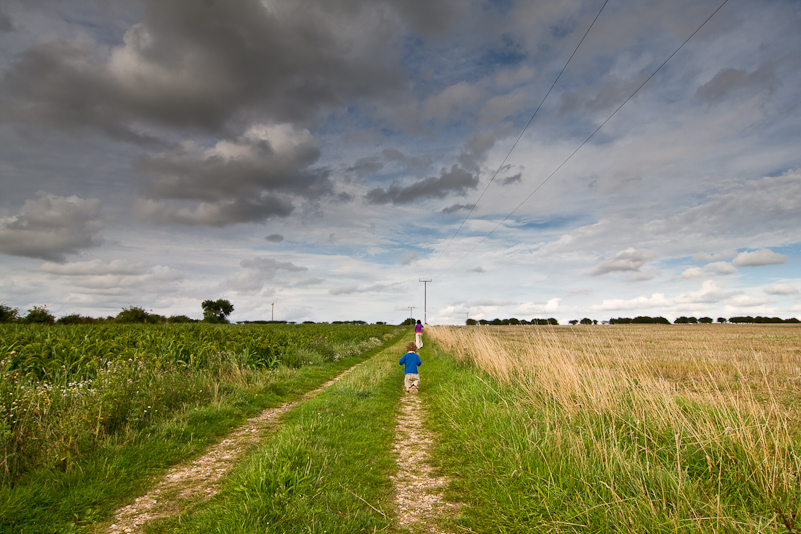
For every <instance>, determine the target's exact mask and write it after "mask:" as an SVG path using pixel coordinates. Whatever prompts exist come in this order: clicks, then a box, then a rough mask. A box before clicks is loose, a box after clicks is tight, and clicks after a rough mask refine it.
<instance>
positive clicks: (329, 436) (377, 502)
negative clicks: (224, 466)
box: [146, 343, 404, 534]
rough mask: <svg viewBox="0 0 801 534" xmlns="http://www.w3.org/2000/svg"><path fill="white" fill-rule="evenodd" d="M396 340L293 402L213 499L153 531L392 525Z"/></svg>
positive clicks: (398, 374) (398, 378)
mask: <svg viewBox="0 0 801 534" xmlns="http://www.w3.org/2000/svg"><path fill="white" fill-rule="evenodd" d="M403 352H404V348H403V344H402V343H395V344H393V345H392V346H389V347H388V348H386V349H384V350H383V351H381V352H380V353H379V354H378V355H376V356H375V357H373V358H372V359H371V360H370V361H367V362H365V363H364V364H362V365H360V366H359V367H358V368H356V369H355V370H354V371H353V372H352V373H350V374H349V375H347V376H346V377H344V378H343V379H341V380H340V381H338V382H337V383H335V384H334V385H332V386H331V387H329V388H328V389H326V390H325V391H324V392H322V393H321V394H320V395H318V396H317V397H315V398H313V399H310V400H308V401H305V402H303V403H302V404H300V405H298V406H297V407H295V408H293V409H292V410H291V411H289V412H288V413H287V414H286V415H285V416H284V418H283V422H282V424H281V425H280V427H279V428H278V429H277V431H276V432H275V433H274V434H272V435H270V436H268V437H265V440H264V441H263V444H262V445H261V446H260V447H259V448H258V450H256V451H255V452H254V453H253V454H251V455H250V456H249V458H248V459H247V460H245V461H244V462H242V463H241V464H240V466H239V467H238V468H236V469H235V470H234V471H233V472H232V473H231V475H230V477H229V478H228V480H227V482H226V485H225V487H224V488H223V490H222V491H221V492H220V493H219V494H217V496H215V497H214V498H213V499H212V500H211V501H210V502H208V503H205V504H203V505H199V506H197V507H196V508H195V509H190V510H188V511H187V512H185V513H183V514H181V515H180V516H177V517H173V518H168V519H163V520H160V521H156V522H154V523H153V524H151V525H148V526H147V527H146V532H147V533H148V534H156V533H168V532H169V533H186V534H188V533H203V534H207V533H220V534H222V533H255V532H258V533H283V532H292V533H295V532H310V533H311V532H315V533H333V532H342V533H353V532H374V531H379V530H383V531H393V530H392V528H393V527H392V519H393V516H394V511H393V499H392V498H393V486H392V483H391V481H390V478H389V477H390V475H391V474H393V473H394V472H395V470H396V467H395V461H394V456H393V454H392V441H393V435H394V428H395V421H396V411H397V405H398V400H399V397H400V395H401V393H402V391H401V389H402V388H401V384H402V376H403V374H402V373H403V371H402V369H400V368H399V366H398V359H399V358H400V356H401V355H402V354H403Z"/></svg>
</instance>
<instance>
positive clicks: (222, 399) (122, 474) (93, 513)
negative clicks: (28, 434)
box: [0, 335, 408, 534]
mask: <svg viewBox="0 0 801 534" xmlns="http://www.w3.org/2000/svg"><path fill="white" fill-rule="evenodd" d="M407 337H408V335H407ZM397 339H398V338H397V337H396V338H394V339H392V340H390V341H388V342H387V343H385V344H384V345H383V346H382V347H386V346H390V345H393V344H394V343H395V342H396V341H397ZM382 347H379V348H377V349H373V350H370V351H368V352H366V353H364V354H361V355H359V356H353V357H349V358H344V359H341V360H339V361H336V362H332V363H326V364H323V365H319V366H303V367H300V368H298V369H281V370H279V371H277V372H274V373H273V374H272V375H271V376H270V378H269V379H268V380H266V381H255V382H252V383H250V382H249V383H247V384H243V387H242V388H241V389H239V390H237V391H232V392H230V393H229V394H222V392H221V394H220V396H219V398H218V399H217V402H215V403H213V404H211V405H208V406H205V407H203V408H193V409H190V410H188V411H186V412H183V413H178V414H174V416H172V417H169V418H165V419H164V420H163V421H160V422H158V423H157V424H155V425H153V426H151V427H150V428H148V429H147V430H146V431H144V432H133V433H130V434H128V435H125V436H122V437H118V438H113V439H112V438H110V439H109V440H108V441H107V442H106V443H105V444H104V445H103V446H101V447H100V448H99V449H98V450H97V452H96V453H95V454H93V455H92V456H91V457H88V458H84V459H83V460H82V462H81V464H80V465H79V466H78V467H77V468H75V469H70V470H69V471H67V472H62V471H58V470H52V469H49V470H40V471H38V472H35V473H32V474H31V475H29V476H28V477H26V478H25V479H24V480H23V481H21V483H20V484H18V485H17V486H16V487H14V488H0V533H6V532H8V533H12V532H13V533H15V534H27V533H31V534H33V533H36V534H50V533H53V534H56V533H58V534H61V533H66V532H91V531H94V530H95V529H94V526H95V525H97V524H99V523H102V522H104V521H105V519H106V518H108V517H110V516H111V514H112V513H113V512H114V510H115V509H116V508H117V507H119V506H120V505H122V504H125V503H126V502H130V501H131V500H132V499H133V497H134V496H136V495H138V494H140V493H141V492H142V491H143V490H144V489H146V488H147V486H148V485H149V484H150V483H151V482H152V480H153V478H154V477H157V476H159V475H161V474H163V473H164V472H165V471H166V470H167V469H168V468H169V467H170V466H172V465H174V464H176V463H179V462H181V461H185V460H187V459H190V458H193V457H196V456H198V455H199V454H201V453H202V452H203V451H204V449H205V448H206V447H207V446H208V445H209V444H211V443H213V442H216V441H218V440H219V439H221V438H222V437H224V436H225V435H227V434H228V433H229V432H230V431H231V430H232V429H233V428H235V427H236V426H238V425H240V424H242V423H243V422H244V421H245V420H246V419H247V418H248V417H251V416H253V415H255V414H257V413H260V412H261V411H262V410H264V409H266V408H270V407H275V406H279V405H281V404H283V403H285V402H289V401H293V400H297V399H299V398H300V397H301V396H302V395H303V394H304V393H306V392H307V391H310V390H313V389H315V388H317V387H319V386H320V385H321V384H323V383H324V382H326V381H327V380H330V379H331V378H333V377H335V376H337V375H339V374H340V373H342V372H343V371H345V370H346V369H348V368H349V367H352V366H354V365H356V364H358V363H360V362H361V361H364V360H365V359H368V358H369V357H371V356H373V355H374V354H376V352H379V351H380V350H381V349H382Z"/></svg>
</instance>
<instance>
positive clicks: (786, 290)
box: [763, 283, 801, 296]
mask: <svg viewBox="0 0 801 534" xmlns="http://www.w3.org/2000/svg"><path fill="white" fill-rule="evenodd" d="M763 291H764V292H765V293H767V294H768V295H779V296H787V295H797V294H799V293H801V291H799V289H798V288H797V287H795V286H792V285H790V284H782V283H777V284H771V285H769V286H767V287H765V288H764V289H763Z"/></svg>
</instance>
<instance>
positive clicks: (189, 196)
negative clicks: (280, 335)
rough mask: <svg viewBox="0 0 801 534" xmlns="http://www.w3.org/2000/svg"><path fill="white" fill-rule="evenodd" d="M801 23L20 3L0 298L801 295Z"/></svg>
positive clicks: (718, 6)
mask: <svg viewBox="0 0 801 534" xmlns="http://www.w3.org/2000/svg"><path fill="white" fill-rule="evenodd" d="M800 28H801V3H799V2H798V1H797V0H757V1H746V0H728V1H724V0H670V1H667V0H660V1H652V0H608V1H605V0H558V1H557V0H546V1H539V2H532V1H530V0H427V1H426V2H417V1H414V0H237V1H231V0H171V1H169V2H165V1H164V0H36V1H31V0H4V1H3V2H2V3H0V303H3V304H5V305H7V306H11V307H14V308H18V309H19V310H20V313H21V314H23V315H24V314H25V313H26V310H28V309H31V308H32V307H33V306H47V308H48V309H49V310H50V312H51V313H53V314H54V315H55V316H56V317H61V316H64V315H68V314H73V313H78V314H81V315H88V316H92V317H105V316H108V315H116V314H117V313H119V312H120V311H121V310H122V309H123V308H128V307H131V306H137V307H142V308H144V309H146V310H148V311H151V310H152V312H153V313H158V314H161V315H165V316H170V315H188V316H190V317H193V318H200V317H202V309H201V302H202V301H203V300H206V299H212V300H216V299H219V298H225V299H228V300H229V301H230V302H231V303H232V304H233V305H234V312H233V313H232V314H231V316H230V319H231V321H251V320H270V319H274V320H283V321H295V322H302V321H314V322H325V321H335V320H341V321H350V320H364V321H367V322H376V321H384V322H389V323H392V324H397V323H400V322H402V321H403V320H404V319H405V318H407V317H410V316H412V317H414V318H416V319H423V320H425V321H426V322H427V323H429V324H464V322H465V320H466V319H467V318H472V319H489V320H491V319H494V318H511V317H516V318H518V319H529V320H530V319H533V318H548V317H553V318H556V319H557V320H559V321H560V323H562V324H564V323H566V322H568V321H570V320H573V319H582V318H585V317H586V318H590V319H595V320H598V321H599V322H600V321H604V320H608V319H610V318H618V317H635V316H638V315H646V316H652V317H656V316H662V317H665V318H668V319H669V320H671V321H672V320H674V319H675V318H677V317H680V316H695V317H704V316H708V317H712V318H713V319H717V318H718V317H724V318H730V317H733V316H741V315H751V316H757V315H762V316H771V317H774V316H778V317H781V318H784V319H786V318H790V317H801V109H800V106H801V31H799V29H800ZM423 280H430V282H425V283H424V282H422V281H423Z"/></svg>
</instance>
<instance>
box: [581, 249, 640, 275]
mask: <svg viewBox="0 0 801 534" xmlns="http://www.w3.org/2000/svg"><path fill="white" fill-rule="evenodd" d="M652 258H653V254H652V253H650V252H645V251H642V250H635V249H634V248H633V247H629V248H627V249H626V250H624V251H622V252H618V253H617V254H616V255H615V257H614V258H613V259H611V260H605V261H601V262H600V263H599V264H598V265H596V266H595V267H593V268H591V269H589V270H587V271H586V272H585V274H587V275H589V276H600V275H602V274H609V273H615V272H626V271H639V270H640V268H641V267H642V266H643V265H645V264H646V263H647V262H648V261H650V260H651V259H652Z"/></svg>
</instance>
